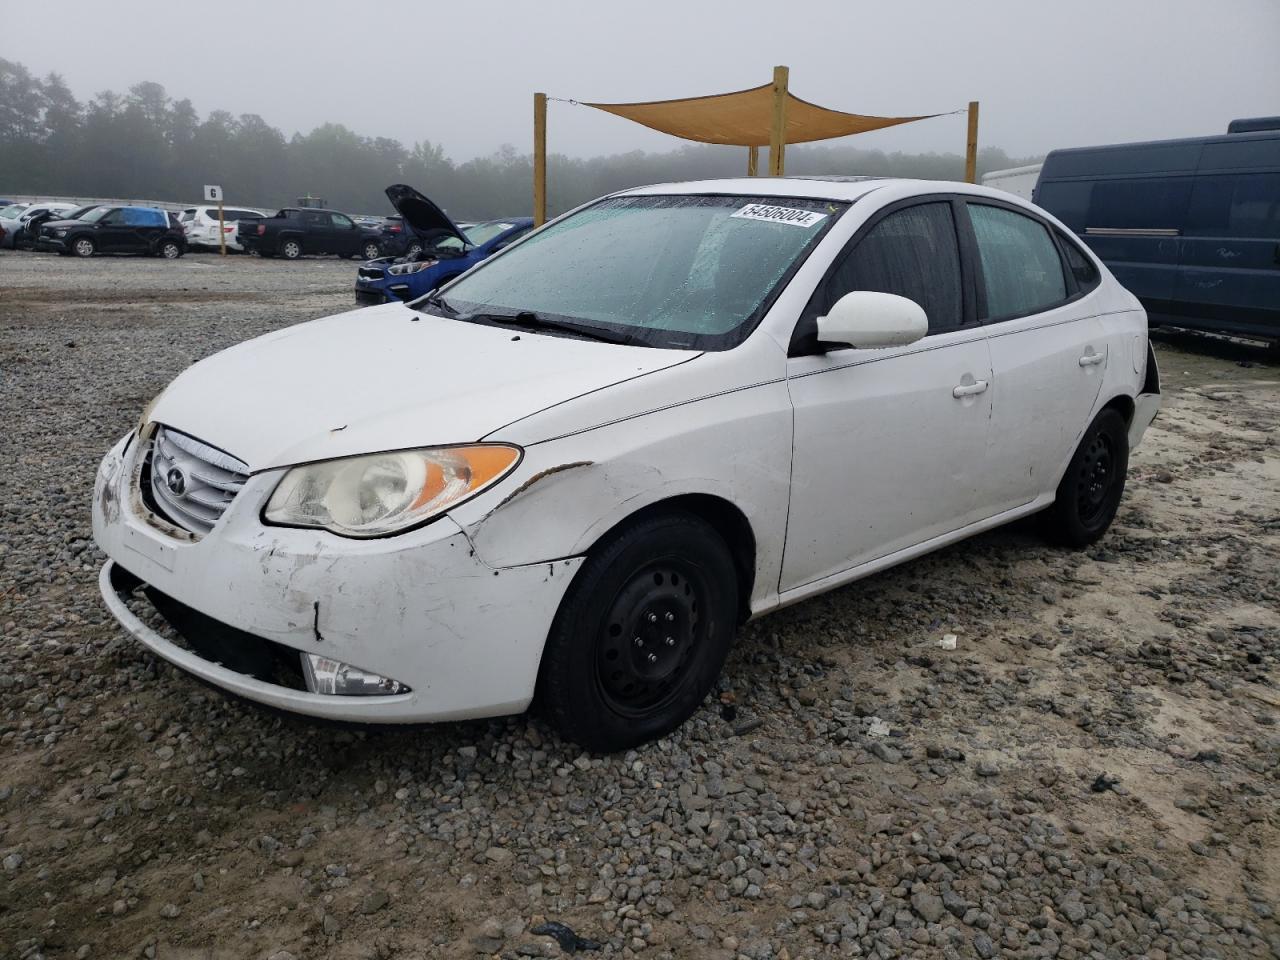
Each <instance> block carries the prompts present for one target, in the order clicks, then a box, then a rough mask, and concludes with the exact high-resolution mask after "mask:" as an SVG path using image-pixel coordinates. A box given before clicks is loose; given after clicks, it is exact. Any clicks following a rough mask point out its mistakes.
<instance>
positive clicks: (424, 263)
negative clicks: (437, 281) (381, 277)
mask: <svg viewBox="0 0 1280 960" xmlns="http://www.w3.org/2000/svg"><path fill="white" fill-rule="evenodd" d="M439 262H440V261H439V260H415V261H414V262H413V263H397V264H394V265H393V266H392V267H391V268H390V269H389V270H387V273H389V274H391V275H392V276H393V277H403V276H404V275H405V274H407V273H417V272H418V271H420V270H426V269H427V268H428V267H434V266H435V265H436V264H437V263H439Z"/></svg>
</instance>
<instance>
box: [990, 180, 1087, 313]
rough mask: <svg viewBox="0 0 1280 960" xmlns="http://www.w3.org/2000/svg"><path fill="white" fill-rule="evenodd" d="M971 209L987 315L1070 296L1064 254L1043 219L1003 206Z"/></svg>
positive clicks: (1045, 305) (1040, 306) (1031, 308)
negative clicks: (1064, 267) (1061, 254)
mask: <svg viewBox="0 0 1280 960" xmlns="http://www.w3.org/2000/svg"><path fill="white" fill-rule="evenodd" d="M968 209H969V220H970V222H971V223H972V224H973V233H974V238H975V239H976V240H977V243H978V260H979V263H980V264H981V267H982V281H983V283H984V284H985V287H986V301H987V302H986V311H985V315H984V319H987V320H1007V319H1012V318H1014V317H1022V316H1026V315H1027V314H1030V313H1039V312H1040V311H1042V310H1048V309H1049V308H1050V307H1053V306H1056V305H1057V304H1059V303H1062V302H1063V301H1064V300H1066V299H1067V280H1066V276H1065V275H1064V273H1063V270H1062V258H1061V257H1059V256H1058V248H1057V246H1056V245H1055V244H1054V242H1053V238H1052V237H1051V236H1049V231H1048V230H1047V229H1046V228H1045V227H1044V225H1043V224H1041V223H1040V222H1039V221H1038V220H1033V219H1031V218H1030V217H1028V216H1024V215H1023V214H1021V213H1015V212H1014V211H1013V210H1008V209H1005V208H1004V207H994V206H990V205H988V204H983V203H969V204H968Z"/></svg>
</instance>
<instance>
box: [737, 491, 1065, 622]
mask: <svg viewBox="0 0 1280 960" xmlns="http://www.w3.org/2000/svg"><path fill="white" fill-rule="evenodd" d="M1053 496H1054V495H1053V491H1050V492H1049V493H1044V494H1041V495H1040V496H1039V497H1036V499H1034V500H1032V501H1030V502H1029V503H1025V504H1023V505H1022V506H1020V507H1014V508H1013V509H1012V510H1006V511H1004V512H1003V513H997V514H996V515H995V516H993V517H988V518H987V519H985V520H979V521H977V522H976V523H971V524H969V525H967V526H964V527H960V528H959V529H958V530H953V531H951V532H950V533H944V534H943V535H942V536H938V537H934V538H933V539H932V540H925V541H923V542H921V543H917V544H916V545H915V546H913V547H907V548H905V549H903V550H899V551H897V552H896V553H891V554H888V555H887V556H883V557H877V558H876V559H875V560H868V561H867V562H866V563H863V564H859V565H858V566H856V567H850V568H849V569H848V570H844V571H842V572H840V573H836V574H832V575H831V576H829V577H824V578H823V579H821V580H815V581H813V582H812V583H806V584H804V585H803V586H799V587H793V588H792V589H790V590H785V591H783V592H782V593H780V594H778V595H776V596H773V597H766V598H764V599H763V600H761V601H758V602H757V603H754V604H752V607H751V618H752V619H753V620H754V619H755V618H757V617H761V616H763V615H764V614H766V613H772V612H773V611H775V610H781V609H782V608H783V607H789V606H791V604H793V603H799V602H800V601H801V600H807V599H809V598H810V597H814V596H817V595H818V594H820V593H826V592H827V591H828V590H834V589H835V588H836V587H842V586H844V585H845V584H846V583H853V581H855V580H861V579H863V578H864V577H869V576H871V575H872V574H874V573H879V572H880V571H881V570H887V569H888V568H889V567H896V566H897V565H898V564H900V563H906V562H907V561H908V560H914V559H915V558H916V557H920V556H924V555H925V554H926V553H932V552H933V551H934V550H938V549H941V548H942V547H945V546H948V545H950V544H953V543H956V542H957V541H959V540H964V539H966V538H968V537H972V536H974V535H975V534H979V533H983V532H984V531H987V530H991V529H992V528H994V527H1000V526H1003V525H1004V524H1006V523H1011V522H1013V521H1014V520H1017V519H1019V518H1021V517H1025V516H1027V515H1028V514H1032V513H1035V512H1036V511H1038V510H1043V509H1044V508H1045V507H1047V506H1049V504H1051V503H1053Z"/></svg>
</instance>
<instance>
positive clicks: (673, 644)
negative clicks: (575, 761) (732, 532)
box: [538, 512, 738, 752]
mask: <svg viewBox="0 0 1280 960" xmlns="http://www.w3.org/2000/svg"><path fill="white" fill-rule="evenodd" d="M737 612H738V578H737V574H736V572H735V569H734V564H733V557H732V556H731V555H730V553H729V548H728V547H727V546H726V545H725V542H724V540H723V539H722V538H721V536H720V535H719V534H718V533H717V532H716V531H715V529H714V528H713V527H712V526H711V525H710V524H708V523H707V522H706V521H704V520H702V519H700V518H698V517H695V516H693V515H691V514H687V513H678V512H673V513H664V514H658V515H655V516H651V517H648V518H645V519H642V520H638V521H636V522H635V523H633V524H631V525H629V526H627V527H625V528H623V529H622V530H620V531H618V532H616V533H614V534H612V535H610V536H609V538H608V539H607V540H605V541H603V542H601V543H600V544H599V545H598V546H597V547H596V548H594V549H593V550H592V551H591V554H590V556H588V558H587V561H586V563H584V564H583V566H582V569H580V570H579V571H578V574H577V576H576V577H575V578H574V581H573V584H572V585H571V586H570V587H569V591H568V593H567V594H566V595H565V598H564V600H563V601H562V602H561V604H560V609H559V611H558V612H557V613H556V618H555V621H554V623H553V624H552V627H551V633H550V635H549V636H548V638H547V646H546V649H545V651H544V652H543V657H542V666H541V669H540V671H539V680H538V695H539V699H540V701H541V704H542V707H543V709H544V711H545V712H546V713H547V715H548V717H549V719H550V720H551V722H552V723H553V724H554V725H555V727H556V728H557V729H558V730H559V732H560V734H561V735H562V736H563V737H565V738H566V739H568V740H572V741H574V742H576V743H578V744H581V745H582V746H583V747H586V748H587V749H588V750H594V751H599V752H610V751H615V750H623V749H626V748H627V747H632V746H635V745H636V744H640V743H644V742H646V741H648V740H653V739H655V738H657V737H660V736H662V735H663V734H666V733H669V732H670V731H672V730H674V729H675V728H676V727H678V726H680V724H682V723H684V721H685V720H687V719H688V718H689V717H690V716H691V715H692V714H693V712H694V711H695V710H696V709H697V708H698V705H699V704H700V703H701V702H702V701H703V699H704V698H705V697H706V695H707V693H708V691H710V690H711V688H712V686H713V684H714V683H715V681H716V678H717V677H718V676H719V675H720V670H721V668H722V667H723V666H724V661H725V657H726V656H727V655H728V653H729V647H730V646H731V645H732V643H733V638H734V634H735V632H736V628H737Z"/></svg>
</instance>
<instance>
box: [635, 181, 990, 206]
mask: <svg viewBox="0 0 1280 960" xmlns="http://www.w3.org/2000/svg"><path fill="white" fill-rule="evenodd" d="M885 187H906V188H909V189H910V192H912V193H967V194H973V195H975V196H984V197H994V198H997V199H1001V200H1004V199H1007V198H1008V196H1009V194H1007V193H1006V192H1005V191H1003V190H994V189H992V188H991V187H983V186H980V185H977V184H972V183H962V182H960V181H958V180H910V179H906V178H902V177H852V176H850V177H845V176H801V177H735V178H732V179H724V180H688V181H684V182H679V183H656V184H652V185H651V186H646V187H635V188H633V189H631V190H620V191H618V192H617V193H615V194H612V196H646V195H647V196H656V195H662V194H698V193H709V194H722V195H724V194H727V195H729V196H744V197H801V198H804V199H813V200H837V201H842V202H850V201H853V200H857V199H858V198H859V197H864V196H866V195H867V194H868V193H871V192H873V191H876V190H880V189H883V188H885Z"/></svg>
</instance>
